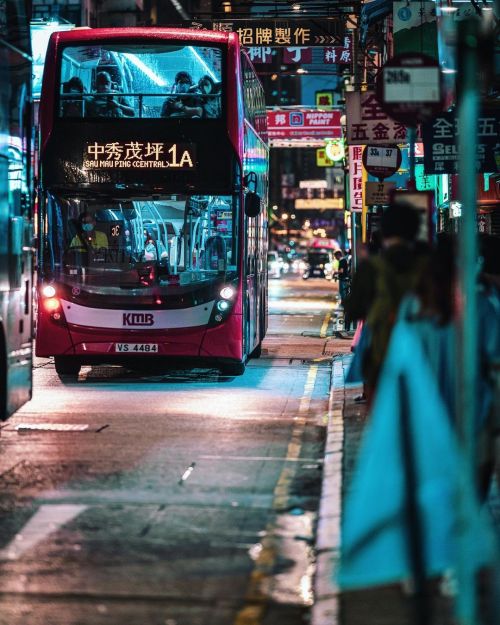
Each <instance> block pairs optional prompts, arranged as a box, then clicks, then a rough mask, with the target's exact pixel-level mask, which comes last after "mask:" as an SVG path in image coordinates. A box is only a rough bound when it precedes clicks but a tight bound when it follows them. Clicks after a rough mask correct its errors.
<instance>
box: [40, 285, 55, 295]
mask: <svg viewBox="0 0 500 625" xmlns="http://www.w3.org/2000/svg"><path fill="white" fill-rule="evenodd" d="M55 294H56V290H55V288H54V287H53V286H52V284H46V285H45V286H44V287H43V288H42V295H43V296H44V297H54V295H55Z"/></svg>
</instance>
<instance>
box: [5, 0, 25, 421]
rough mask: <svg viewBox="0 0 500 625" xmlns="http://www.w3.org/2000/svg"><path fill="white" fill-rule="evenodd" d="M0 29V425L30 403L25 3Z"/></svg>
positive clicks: (10, 0) (16, 0)
mask: <svg viewBox="0 0 500 625" xmlns="http://www.w3.org/2000/svg"><path fill="white" fill-rule="evenodd" d="M2 9H3V11H4V13H3V14H2V16H1V18H2V19H1V21H2V25H1V28H0V31H1V34H0V420H3V419H6V418H7V417H9V416H10V415H11V414H12V413H13V412H14V411H15V410H17V409H18V408H19V407H20V406H22V405H23V404H24V403H25V402H26V401H28V400H29V399H30V398H31V389H32V333H33V329H32V319H33V318H32V306H31V301H32V294H33V281H32V278H33V273H32V248H33V242H32V238H33V229H32V209H31V205H32V186H33V185H32V175H31V166H30V163H31V144H32V132H31V72H32V70H31V68H32V59H31V44H30V32H29V17H28V9H29V7H28V6H27V3H25V2H24V1H23V0H7V1H6V2H4V3H3V6H2Z"/></svg>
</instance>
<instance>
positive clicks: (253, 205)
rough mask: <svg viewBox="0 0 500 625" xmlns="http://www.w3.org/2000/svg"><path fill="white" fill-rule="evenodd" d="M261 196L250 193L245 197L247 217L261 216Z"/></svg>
mask: <svg viewBox="0 0 500 625" xmlns="http://www.w3.org/2000/svg"><path fill="white" fill-rule="evenodd" d="M260 202H261V200H260V195H258V194H257V193H253V191H249V192H248V193H247V194H246V196H245V215H246V216H247V217H257V215H259V214H260Z"/></svg>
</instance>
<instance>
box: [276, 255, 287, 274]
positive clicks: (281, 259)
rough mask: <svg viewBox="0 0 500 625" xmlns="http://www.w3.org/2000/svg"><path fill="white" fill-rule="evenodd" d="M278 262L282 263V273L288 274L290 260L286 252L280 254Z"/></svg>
mask: <svg viewBox="0 0 500 625" xmlns="http://www.w3.org/2000/svg"><path fill="white" fill-rule="evenodd" d="M278 262H279V263H280V265H281V273H282V274H283V275H285V274H287V273H288V272H289V271H290V262H289V260H288V258H287V257H286V256H285V255H284V254H283V255H280V256H279V260H278Z"/></svg>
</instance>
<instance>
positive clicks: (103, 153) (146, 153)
mask: <svg viewBox="0 0 500 625" xmlns="http://www.w3.org/2000/svg"><path fill="white" fill-rule="evenodd" d="M83 166H84V167H85V168H86V169H105V168H106V169H111V168H148V169H155V168H159V169H163V168H176V169H194V168H195V166H196V154H195V150H194V146H193V145H191V144H185V143H163V142H151V141H148V142H140V141H130V142H128V143H122V142H120V141H113V142H110V143H98V142H97V141H95V142H94V143H89V144H87V146H86V148H85V151H84V155H83Z"/></svg>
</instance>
